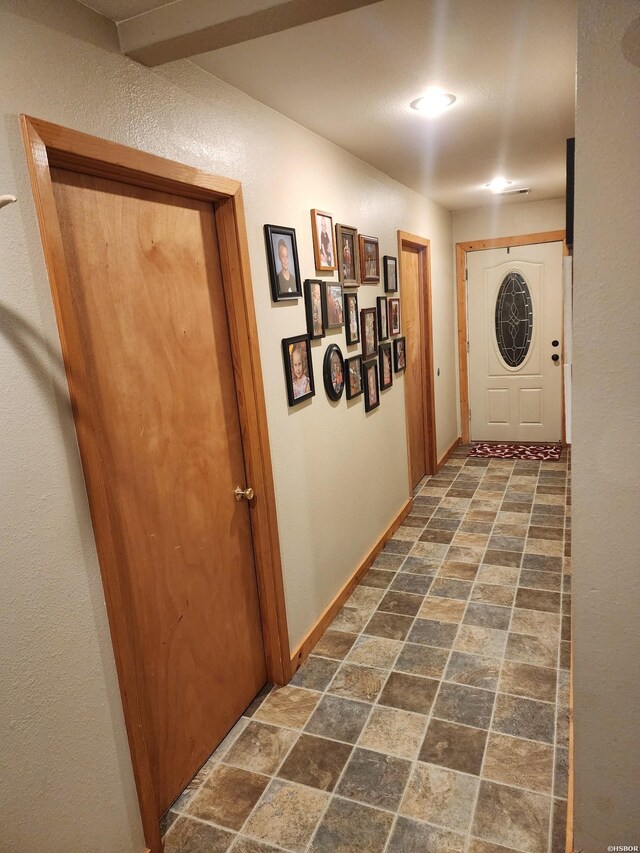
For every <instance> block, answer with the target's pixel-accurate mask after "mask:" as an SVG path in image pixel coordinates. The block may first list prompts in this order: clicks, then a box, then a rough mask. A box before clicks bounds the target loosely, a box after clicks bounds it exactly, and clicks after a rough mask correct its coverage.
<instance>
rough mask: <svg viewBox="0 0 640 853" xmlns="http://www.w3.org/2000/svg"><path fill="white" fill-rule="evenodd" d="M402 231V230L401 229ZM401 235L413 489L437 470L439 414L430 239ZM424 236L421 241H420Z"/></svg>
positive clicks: (406, 406)
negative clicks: (436, 411)
mask: <svg viewBox="0 0 640 853" xmlns="http://www.w3.org/2000/svg"><path fill="white" fill-rule="evenodd" d="M401 235H402V232H401ZM401 235H400V237H399V242H400V253H401V255H400V295H401V298H402V324H403V328H402V332H403V334H404V336H405V339H406V351H407V367H406V370H405V375H404V384H405V409H406V417H407V443H408V450H409V480H410V487H411V488H412V489H413V488H415V486H416V485H417V484H418V483H419V482H420V480H422V478H423V477H424V476H425V474H435V468H436V462H435V455H436V448H435V416H434V402H433V393H434V392H433V369H432V366H431V365H432V349H433V345H432V342H431V297H430V287H429V280H428V268H429V267H428V260H429V259H428V252H429V249H428V245H429V243H428V241H427V240H421V238H411V239H405V238H403V237H402V236H401ZM418 240H420V242H418Z"/></svg>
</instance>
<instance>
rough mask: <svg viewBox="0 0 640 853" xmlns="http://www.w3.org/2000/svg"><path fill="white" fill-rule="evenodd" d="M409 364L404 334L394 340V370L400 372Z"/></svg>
mask: <svg viewBox="0 0 640 853" xmlns="http://www.w3.org/2000/svg"><path fill="white" fill-rule="evenodd" d="M406 366H407V344H406V341H405V339H404V336H403V337H401V338H394V340H393V370H394V373H400V372H401V371H402V370H405V369H406Z"/></svg>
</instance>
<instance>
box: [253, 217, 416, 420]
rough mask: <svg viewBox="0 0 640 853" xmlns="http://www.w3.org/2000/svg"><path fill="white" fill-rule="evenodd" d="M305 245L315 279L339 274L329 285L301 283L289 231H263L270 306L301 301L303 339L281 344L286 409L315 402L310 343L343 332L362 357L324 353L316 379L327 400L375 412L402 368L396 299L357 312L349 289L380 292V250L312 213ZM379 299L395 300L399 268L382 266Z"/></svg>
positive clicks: (390, 261)
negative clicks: (319, 379) (308, 244)
mask: <svg viewBox="0 0 640 853" xmlns="http://www.w3.org/2000/svg"><path fill="white" fill-rule="evenodd" d="M310 214H311V242H312V246H313V257H314V264H315V268H316V272H317V273H335V272H337V274H338V281H335V279H329V280H323V279H321V278H306V279H303V274H302V271H301V269H300V262H299V260H298V246H297V240H296V231H295V229H294V228H290V227H288V226H281V225H265V226H264V237H265V245H266V252H267V265H268V271H269V283H270V287H271V298H272V301H273V302H274V303H279V302H285V303H286V302H289V303H294V302H295V303H297V300H298V299H299V298H300V297H304V306H305V318H306V325H307V332H306V334H299V335H294V336H292V337H288V338H283V339H282V358H283V365H284V374H285V384H286V388H287V399H288V403H289V406H297V405H298V404H299V403H302V402H304V401H305V400H309V399H311V398H312V397H314V396H315V393H316V391H315V382H314V375H313V348H312V342H313V341H317V340H320V339H321V338H324V337H326V335H327V332H330V331H333V330H338V329H342V328H343V327H344V340H345V343H346V346H347V347H354V346H356V345H357V344H360V346H361V350H362V351H361V353H358V354H352V355H349V356H348V357H347V358H345V356H344V355H343V352H342V349H341V348H340V346H339V345H338V344H336V343H331V344H329V346H328V347H327V348H326V350H325V352H324V357H323V364H322V378H323V384H324V388H325V392H326V394H327V397H328V398H329V399H330V400H333V401H339V400H340V399H341V398H342V396H343V394H344V395H345V396H346V398H347V400H353V399H356V398H358V397H360V396H362V397H363V398H364V408H365V411H367V412H370V411H372V410H373V409H376V408H377V407H378V406H379V405H380V394H381V392H382V391H385V390H386V389H387V388H391V386H392V385H393V375H394V373H401V372H402V371H403V370H405V368H406V364H407V358H406V342H405V338H404V337H400V333H401V311H400V298H399V296H397V295H396V296H392V295H391V296H389V297H387V296H377V297H376V304H375V307H372V308H362V309H359V305H358V295H357V293H356V292H355V288H358V287H360V286H361V285H374V286H379V285H380V282H381V270H380V248H379V241H378V238H377V237H372V236H365V235H364V234H359V233H358V231H357V230H356V228H354V227H352V226H350V225H343V224H341V223H335V224H334V218H333V215H332V214H331V213H328V212H327V211H324V210H319V209H318V208H313V209H312V210H311V211H310ZM382 272H383V276H384V292H385V293H387V294H397V293H398V260H397V258H395V257H392V256H391V255H385V256H384V258H383V265H382Z"/></svg>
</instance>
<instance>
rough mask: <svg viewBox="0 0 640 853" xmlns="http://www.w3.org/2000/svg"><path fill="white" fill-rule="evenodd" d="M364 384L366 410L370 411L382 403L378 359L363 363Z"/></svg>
mask: <svg viewBox="0 0 640 853" xmlns="http://www.w3.org/2000/svg"><path fill="white" fill-rule="evenodd" d="M362 384H363V385H364V410H365V412H370V411H371V410H372V409H377V408H378V406H379V405H380V390H379V388H378V360H377V359H373V360H372V361H364V362H363V363H362Z"/></svg>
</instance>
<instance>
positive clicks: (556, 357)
mask: <svg viewBox="0 0 640 853" xmlns="http://www.w3.org/2000/svg"><path fill="white" fill-rule="evenodd" d="M551 361H560V356H559V355H558V353H557V352H554V354H553V355H552V356H551ZM238 500H240V499H239V498H238Z"/></svg>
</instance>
